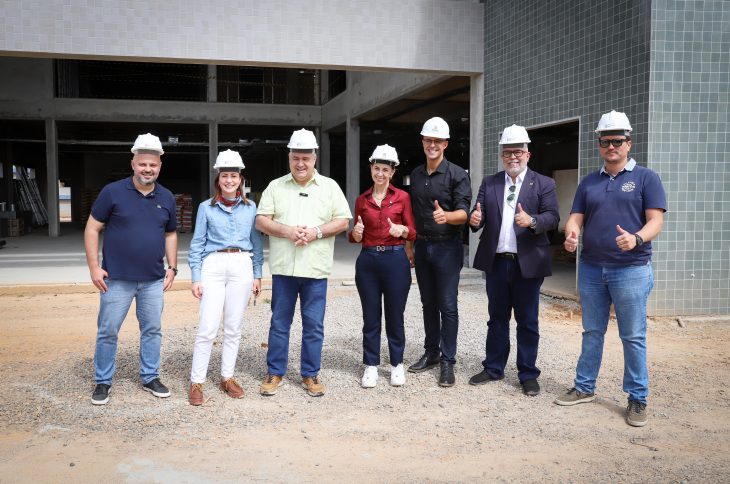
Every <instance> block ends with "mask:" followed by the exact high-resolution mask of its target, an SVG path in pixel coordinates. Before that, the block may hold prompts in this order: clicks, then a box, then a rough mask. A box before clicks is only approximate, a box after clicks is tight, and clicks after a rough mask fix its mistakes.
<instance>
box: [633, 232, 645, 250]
mask: <svg viewBox="0 0 730 484" xmlns="http://www.w3.org/2000/svg"><path fill="white" fill-rule="evenodd" d="M634 237H636V247H639V246H640V245H642V244H643V243H644V239H642V238H641V235H639V234H634ZM636 247H634V248H636Z"/></svg>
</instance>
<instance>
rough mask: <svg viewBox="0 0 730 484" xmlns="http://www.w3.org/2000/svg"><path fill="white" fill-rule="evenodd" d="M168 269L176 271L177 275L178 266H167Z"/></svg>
mask: <svg viewBox="0 0 730 484" xmlns="http://www.w3.org/2000/svg"><path fill="white" fill-rule="evenodd" d="M167 269H168V270H170V271H172V272H174V273H175V276H177V267H172V266H167Z"/></svg>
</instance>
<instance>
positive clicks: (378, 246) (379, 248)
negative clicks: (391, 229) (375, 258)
mask: <svg viewBox="0 0 730 484" xmlns="http://www.w3.org/2000/svg"><path fill="white" fill-rule="evenodd" d="M375 250H376V251H377V252H385V246H384V245H376V246H375Z"/></svg>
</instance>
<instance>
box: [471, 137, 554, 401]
mask: <svg viewBox="0 0 730 484" xmlns="http://www.w3.org/2000/svg"><path fill="white" fill-rule="evenodd" d="M529 142H530V138H529V137H528V136H527V131H526V130H525V128H523V127H522V126H517V125H514V124H513V125H512V126H510V127H508V128H506V129H505V130H504V131H503V133H502V138H501V139H500V142H499V144H500V150H501V153H500V155H501V157H502V163H503V164H504V171H500V172H499V173H497V174H496V175H491V176H485V177H484V179H483V180H482V184H481V186H480V187H479V195H478V196H477V199H476V205H475V206H474V208H473V209H472V211H471V215H470V217H469V225H470V227H471V230H472V231H473V232H476V231H477V230H479V229H480V228H482V227H483V228H484V231H483V232H482V235H481V236H480V237H479V246H478V248H477V253H476V256H475V257H474V264H473V265H474V267H475V268H476V269H479V270H482V271H484V272H486V276H487V297H488V298H489V307H488V309H489V322H488V323H487V328H488V329H487V343H486V353H487V356H486V358H485V359H484V361H483V362H482V365H483V366H484V370H482V371H481V372H480V373H478V374H476V375H474V376H473V377H471V379H470V380H469V383H470V384H471V385H482V384H485V383H487V382H490V381H496V380H501V379H503V378H504V367H505V365H506V364H507V357H508V356H509V351H510V341H509V321H510V318H511V316H512V311H513V310H514V314H515V320H516V321H517V371H518V377H519V379H520V384H521V385H522V390H523V392H524V393H525V395H529V396H535V395H537V394H539V393H540V385H539V384H538V383H537V378H538V377H539V376H540V370H539V369H538V368H537V366H536V365H535V362H536V360H537V347H538V343H539V341H540V331H539V329H538V309H539V302H540V286H541V285H542V281H543V280H544V278H545V276H549V275H551V274H552V267H551V258H550V241H549V240H548V236H547V232H548V231H550V230H555V229H556V228H557V227H558V221H559V220H560V215H559V213H558V201H557V197H556V194H555V181H554V180H553V179H552V178H549V177H546V176H543V175H539V174H537V173H535V172H534V171H532V170H528V169H527V163H528V161H529V159H530V152H529V151H528V147H527V144H528V143H529Z"/></svg>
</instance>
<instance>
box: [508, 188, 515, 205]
mask: <svg viewBox="0 0 730 484" xmlns="http://www.w3.org/2000/svg"><path fill="white" fill-rule="evenodd" d="M515 190H517V185H510V187H509V191H510V194H509V195H507V203H509V206H510V207H513V208H514V205H513V203H514V200H515Z"/></svg>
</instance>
